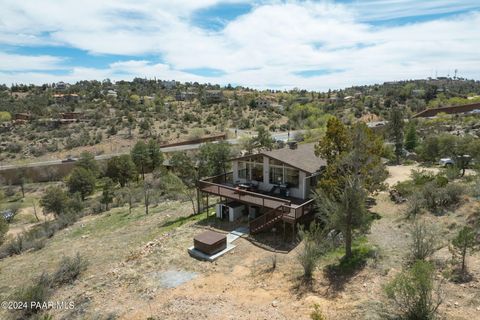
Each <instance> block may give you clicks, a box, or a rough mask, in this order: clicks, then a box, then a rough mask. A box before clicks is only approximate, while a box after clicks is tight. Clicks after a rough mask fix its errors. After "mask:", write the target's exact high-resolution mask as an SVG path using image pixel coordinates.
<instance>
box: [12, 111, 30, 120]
mask: <svg viewBox="0 0 480 320" xmlns="http://www.w3.org/2000/svg"><path fill="white" fill-rule="evenodd" d="M13 117H14V120H15V121H17V120H21V121H30V120H31V115H30V113H15V114H14V116H13Z"/></svg>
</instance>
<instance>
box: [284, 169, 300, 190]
mask: <svg viewBox="0 0 480 320" xmlns="http://www.w3.org/2000/svg"><path fill="white" fill-rule="evenodd" d="M299 178H300V177H299V172H298V170H297V169H291V168H285V183H287V184H288V186H289V187H292V188H298V182H299Z"/></svg>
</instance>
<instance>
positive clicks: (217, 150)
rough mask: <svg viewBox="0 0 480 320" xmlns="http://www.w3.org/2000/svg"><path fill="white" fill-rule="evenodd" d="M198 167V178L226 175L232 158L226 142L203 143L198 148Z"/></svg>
mask: <svg viewBox="0 0 480 320" xmlns="http://www.w3.org/2000/svg"><path fill="white" fill-rule="evenodd" d="M199 151H200V152H199V154H198V160H199V161H198V163H199V164H198V166H199V171H200V173H199V174H200V176H202V177H206V176H215V175H220V174H226V173H227V169H228V165H229V163H230V162H229V160H230V158H231V156H232V151H231V147H230V144H229V143H228V142H224V141H222V142H218V143H205V144H203V145H202V146H201V147H200V150H199Z"/></svg>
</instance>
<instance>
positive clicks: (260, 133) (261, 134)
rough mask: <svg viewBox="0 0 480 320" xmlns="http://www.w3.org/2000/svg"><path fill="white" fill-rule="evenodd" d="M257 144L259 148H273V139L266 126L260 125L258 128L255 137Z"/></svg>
mask: <svg viewBox="0 0 480 320" xmlns="http://www.w3.org/2000/svg"><path fill="white" fill-rule="evenodd" d="M254 142H255V146H256V147H257V148H258V149H267V150H271V149H272V148H273V139H272V136H271V135H270V132H269V131H268V129H267V128H265V127H264V126H259V127H258V128H257V133H256V136H255V138H254Z"/></svg>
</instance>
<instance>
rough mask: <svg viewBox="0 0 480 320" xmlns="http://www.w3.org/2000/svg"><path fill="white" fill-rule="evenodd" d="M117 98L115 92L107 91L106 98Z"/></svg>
mask: <svg viewBox="0 0 480 320" xmlns="http://www.w3.org/2000/svg"><path fill="white" fill-rule="evenodd" d="M117 96H118V94H117V91H115V90H112V89H110V90H108V91H107V97H112V98H117Z"/></svg>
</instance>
